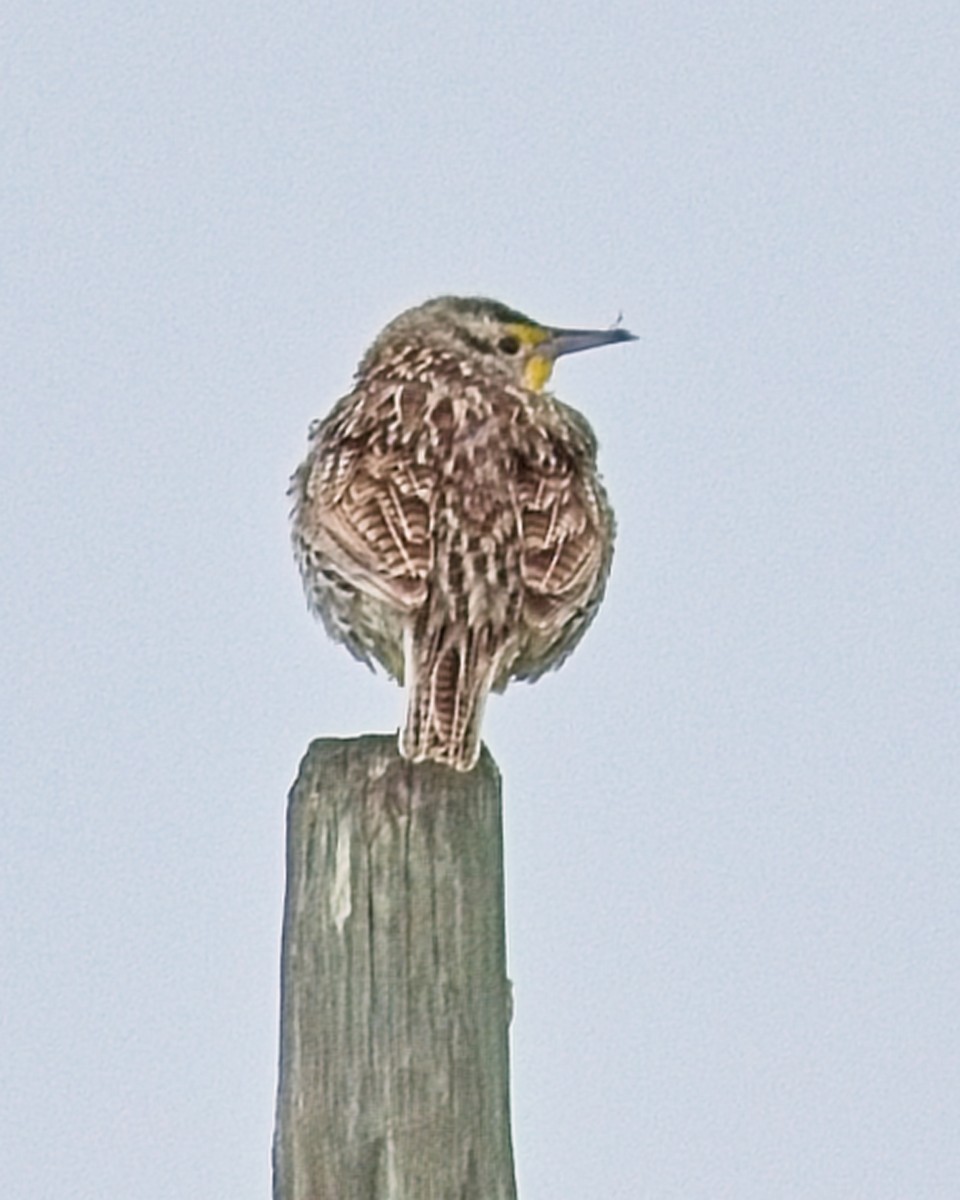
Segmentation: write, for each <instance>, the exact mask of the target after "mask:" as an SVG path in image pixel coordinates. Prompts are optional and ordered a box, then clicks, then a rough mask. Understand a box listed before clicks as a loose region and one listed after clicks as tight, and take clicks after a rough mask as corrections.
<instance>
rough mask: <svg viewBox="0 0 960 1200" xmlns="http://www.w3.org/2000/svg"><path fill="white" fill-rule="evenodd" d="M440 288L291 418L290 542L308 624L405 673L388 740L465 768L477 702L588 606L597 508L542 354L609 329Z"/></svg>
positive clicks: (521, 669) (524, 669) (569, 632)
mask: <svg viewBox="0 0 960 1200" xmlns="http://www.w3.org/2000/svg"><path fill="white" fill-rule="evenodd" d="M631 337H632V335H631V334H629V333H627V332H626V330H623V329H620V328H614V329H610V330H604V331H586V330H558V329H551V328H548V327H546V326H542V325H539V324H537V323H536V322H535V321H531V320H530V319H529V318H528V317H525V316H523V314H522V313H518V312H515V311H514V310H513V309H509V308H507V307H506V306H504V305H502V304H498V303H496V302H495V301H492V300H483V299H460V298H457V297H450V296H444V297H441V298H440V299H438V300H431V301H429V302H428V303H427V304H424V305H422V306H420V307H419V308H415V309H411V310H409V311H408V312H405V313H403V314H401V315H400V316H399V317H397V318H396V319H395V320H394V321H392V322H391V323H390V324H389V325H388V326H387V327H386V328H385V329H384V330H383V332H382V333H381V334H380V335H379V337H378V338H377V340H376V341H375V342H374V344H373V346H372V347H371V348H370V349H369V350H368V351H367V353H366V355H365V356H364V358H363V360H362V362H361V363H360V366H359V368H358V371H357V376H356V381H355V384H354V387H353V390H352V391H351V392H350V393H349V394H348V395H346V396H345V397H343V399H342V400H340V401H339V402H338V403H337V404H336V405H335V407H334V408H333V410H332V412H331V413H330V414H329V415H328V416H327V417H325V418H323V419H322V420H320V421H317V422H315V423H314V424H313V425H312V426H311V430H310V447H309V452H308V454H307V457H306V459H305V460H304V462H303V463H302V464H301V466H300V467H299V468H298V470H297V472H296V474H295V475H294V476H293V479H292V481H291V485H290V495H291V496H292V497H293V512H292V520H293V542H294V549H295V552H296V556H297V559H298V562H299V565H300V570H301V573H302V575H303V581H304V587H305V589H306V593H307V598H308V601H309V604H310V606H311V608H312V609H313V610H314V611H315V612H316V613H317V614H318V615H319V616H320V617H321V619H322V620H323V623H324V625H325V627H326V629H327V632H328V633H329V634H330V635H331V636H332V637H333V638H335V639H337V640H338V641H342V642H343V643H344V644H345V645H346V646H347V648H348V649H349V650H350V651H351V652H352V653H353V654H354V655H355V656H356V657H357V658H359V659H361V660H362V661H363V662H365V663H367V664H368V665H371V666H372V665H373V662H374V661H376V662H379V663H380V664H381V665H382V666H383V667H384V668H385V669H386V671H387V672H388V673H389V674H390V675H392V676H393V677H394V678H395V679H397V680H398V681H399V682H400V683H403V684H405V685H406V689H407V717H406V724H405V727H404V729H403V730H402V731H401V735H400V751H401V753H402V754H403V755H404V756H405V757H407V758H409V759H412V760H414V761H421V760H423V759H433V760H435V761H437V762H441V763H446V764H448V765H449V766H452V767H456V768H457V769H458V770H462V771H465V770H469V769H470V768H471V767H472V766H473V765H474V763H475V762H476V760H477V756H478V754H479V750H480V724H481V719H482V715H483V707H484V702H485V700H486V697H487V694H488V693H489V691H490V690H491V689H492V690H494V691H501V690H502V689H503V688H504V687H506V685H507V683H508V681H509V680H511V679H528V680H533V679H537V678H538V677H539V676H540V675H542V674H543V672H544V671H547V670H549V669H550V668H551V667H555V666H558V665H559V664H560V663H561V662H562V661H563V660H564V658H566V656H567V655H568V654H569V653H570V651H571V650H572V649H573V648H574V646H575V645H576V644H577V642H578V641H579V640H580V638H581V637H582V636H583V633H584V630H585V629H586V627H587V626H588V625H589V623H590V621H591V620H592V619H593V617H594V615H595V613H596V611H597V608H598V606H599V604H600V600H601V598H602V596H603V590H604V586H605V583H606V578H607V573H608V571H609V568H610V559H611V555H612V550H613V535H614V522H613V513H612V511H611V509H610V505H609V503H608V501H607V497H606V493H605V492H604V490H603V488H602V486H601V484H600V481H599V478H598V476H597V472H596V440H595V438H594V436H593V432H592V430H591V429H590V426H589V425H588V424H587V422H586V420H585V419H584V418H583V417H582V416H581V415H580V414H579V413H578V412H576V411H575V410H574V409H572V408H568V407H567V406H566V405H565V404H562V403H561V402H560V401H559V400H557V399H556V398H555V397H553V396H551V395H550V394H549V393H547V392H544V391H542V390H541V388H542V387H543V385H544V383H545V382H546V380H547V378H548V377H549V374H550V370H551V368H552V365H553V362H554V360H555V359H556V358H557V357H558V356H559V355H561V354H565V353H569V352H571V351H573V350H581V349H587V348H588V347H590V346H597V345H605V344H608V343H611V342H618V341H627V340H630V339H631Z"/></svg>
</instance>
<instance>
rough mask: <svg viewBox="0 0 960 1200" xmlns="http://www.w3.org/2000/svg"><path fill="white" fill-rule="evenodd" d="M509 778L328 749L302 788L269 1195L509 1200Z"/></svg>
mask: <svg viewBox="0 0 960 1200" xmlns="http://www.w3.org/2000/svg"><path fill="white" fill-rule="evenodd" d="M509 1009H510V998H509V983H508V981H507V976H506V952H505V938H504V893H503V843H502V828H501V809H500V777H499V773H498V772H497V768H496V766H495V764H494V762H493V759H492V758H491V757H490V755H489V753H488V752H487V751H486V750H484V752H483V755H482V757H481V759H480V762H479V763H478V765H477V766H476V768H475V769H474V770H473V771H471V772H469V773H468V774H460V773H458V772H456V771H453V770H450V769H448V768H446V767H440V766H436V765H434V764H432V763H426V764H419V765H417V766H414V765H412V764H410V763H408V762H405V761H404V760H403V759H401V758H400V757H399V755H398V754H397V750H396V740H395V738H388V737H362V738H357V739H355V740H352V741H336V740H332V739H330V740H322V741H317V742H314V743H313V745H311V746H310V748H309V750H308V751H307V754H306V757H305V758H304V760H303V763H302V764H301V768H300V775H299V778H298V779H297V782H296V784H295V785H294V787H293V790H292V792H291V793H290V803H289V810H288V817H287V891H286V903H285V910H284V922H283V961H282V967H281V1018H280V1084H279V1094H278V1100H277V1125H276V1132H275V1136H274V1152H273V1153H274V1193H273V1194H274V1197H275V1200H515V1197H516V1188H515V1184H514V1175H513V1151H512V1146H511V1141H510V1113H509V1074H508V1039H507V1028H508V1024H509V1019H510V1015H509Z"/></svg>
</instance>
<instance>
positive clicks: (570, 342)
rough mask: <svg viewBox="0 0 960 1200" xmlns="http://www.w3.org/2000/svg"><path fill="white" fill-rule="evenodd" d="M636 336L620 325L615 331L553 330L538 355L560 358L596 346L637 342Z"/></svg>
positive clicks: (540, 347)
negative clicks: (562, 355)
mask: <svg viewBox="0 0 960 1200" xmlns="http://www.w3.org/2000/svg"><path fill="white" fill-rule="evenodd" d="M636 340H637V339H636V337H635V336H634V334H632V333H630V332H629V331H628V330H626V329H622V328H621V327H620V326H619V325H618V326H615V327H614V328H613V329H551V330H550V337H549V339H548V340H547V341H546V342H543V343H542V344H541V345H539V346H538V347H537V353H538V354H543V355H545V356H549V357H550V358H559V357H560V356H561V354H576V353H578V351H580V350H592V349H593V348H594V346H612V345H613V344H614V342H635V341H636Z"/></svg>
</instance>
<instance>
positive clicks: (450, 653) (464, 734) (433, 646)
mask: <svg viewBox="0 0 960 1200" xmlns="http://www.w3.org/2000/svg"><path fill="white" fill-rule="evenodd" d="M493 643H494V639H493V637H492V631H491V630H490V628H489V626H487V627H483V626H481V627H479V628H470V627H469V626H466V627H464V626H456V625H442V626H441V627H440V628H437V629H435V630H434V629H430V628H429V626H428V625H427V624H426V622H424V625H422V626H420V627H418V628H416V629H414V630H412V631H411V633H410V635H409V636H408V640H407V646H406V654H405V670H404V678H405V682H406V687H407V718H406V725H405V727H404V729H403V730H402V731H401V734H400V753H401V754H402V755H403V757H404V758H409V759H411V760H412V761H413V762H423V761H424V760H425V759H431V760H432V761H434V762H438V763H445V764H446V765H447V766H449V767H454V768H455V769H456V770H458V771H469V770H470V768H471V767H472V766H473V765H474V764H475V763H476V761H477V759H478V757H479V756H480V725H481V722H482V720H483V710H484V706H485V705H486V701H487V695H488V694H489V692H490V685H491V683H492V681H493V680H494V678H495V675H496V671H497V667H498V666H499V662H500V658H501V657H502V651H501V650H500V649H499V647H496V646H495V645H494V644H493Z"/></svg>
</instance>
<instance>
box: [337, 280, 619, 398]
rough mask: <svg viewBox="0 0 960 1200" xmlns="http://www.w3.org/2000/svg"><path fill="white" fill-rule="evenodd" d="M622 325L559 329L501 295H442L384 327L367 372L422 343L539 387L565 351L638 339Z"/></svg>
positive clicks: (364, 366) (368, 359)
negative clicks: (384, 358)
mask: <svg viewBox="0 0 960 1200" xmlns="http://www.w3.org/2000/svg"><path fill="white" fill-rule="evenodd" d="M635 340H636V339H635V337H634V335H633V334H632V333H629V332H628V331H627V330H626V329H623V328H622V327H621V326H620V325H614V326H613V327H612V328H611V329H556V328H553V327H551V326H549V325H541V324H539V322H537V321H534V320H531V318H530V317H527V316H524V314H523V313H521V312H517V311H516V310H515V309H512V308H508V307H507V306H506V305H505V304H500V303H499V302H498V301H496V300H487V299H484V298H482V297H473V296H470V297H461V296H440V297H438V298H437V299H436V300H428V301H427V303H426V304H421V305H420V306H419V307H418V308H411V309H408V311H407V312H405V313H401V314H400V316H399V317H396V318H395V319H394V320H393V321H391V322H390V324H389V325H388V326H387V327H386V329H384V331H383V333H381V334H380V336H379V337H378V338H377V340H376V342H375V343H374V344H373V346H372V347H371V349H370V351H369V352H368V354H367V357H366V358H365V359H364V362H363V363H362V364H361V368H360V370H361V373H363V372H364V371H365V370H366V369H367V367H368V366H372V365H373V364H374V363H375V362H376V361H378V360H379V359H380V358H381V356H382V354H383V352H387V353H390V352H395V351H396V349H397V347H398V345H402V344H404V343H416V344H418V345H421V346H426V347H428V348H430V347H435V348H437V349H443V350H451V349H452V350H454V351H455V352H456V353H457V354H458V355H460V356H462V357H463V358H465V359H467V360H473V361H475V362H476V364H477V368H478V370H482V371H485V372H486V373H488V374H489V373H491V372H495V373H497V374H500V375H505V376H507V378H509V379H510V380H511V382H513V383H516V384H519V385H520V386H521V387H525V388H528V389H529V390H530V391H534V392H539V391H541V390H542V388H543V387H544V386H545V385H546V383H547V380H548V379H549V378H550V373H551V372H552V370H553V364H554V363H555V362H556V360H557V359H558V358H559V357H560V356H561V355H563V354H573V353H574V352H576V351H578V350H590V349H592V348H593V347H594V346H609V345H611V344H612V343H614V342H632V341H635Z"/></svg>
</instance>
